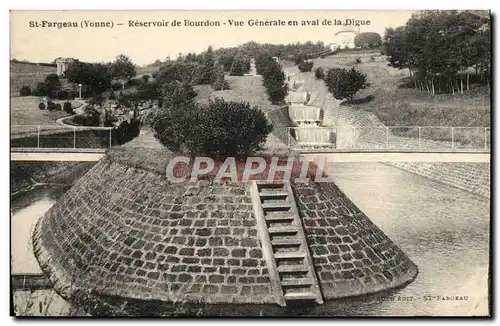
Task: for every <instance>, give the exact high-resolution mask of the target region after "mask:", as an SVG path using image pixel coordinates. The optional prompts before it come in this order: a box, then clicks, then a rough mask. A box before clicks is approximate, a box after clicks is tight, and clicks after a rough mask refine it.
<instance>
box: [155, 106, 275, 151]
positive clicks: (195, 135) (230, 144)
mask: <svg viewBox="0 0 500 326" xmlns="http://www.w3.org/2000/svg"><path fill="white" fill-rule="evenodd" d="M156 120H157V123H155V124H154V125H153V128H154V130H155V136H156V137H157V138H158V139H159V141H160V142H161V143H162V144H163V145H165V146H166V147H167V148H168V149H169V150H171V151H174V152H183V153H189V154H192V155H195V154H199V155H208V156H212V157H213V156H215V157H221V156H233V155H248V154H250V153H252V152H254V151H256V150H259V149H260V148H261V145H262V144H263V143H264V142H265V140H266V137H267V135H268V134H269V133H270V132H271V131H272V126H271V125H270V124H269V122H268V120H267V118H266V116H265V115H264V113H263V112H262V111H261V110H259V109H258V108H257V107H254V108H251V107H250V104H249V103H246V102H234V101H230V102H226V101H224V100H223V99H220V98H217V99H215V100H214V101H210V102H209V104H208V106H201V105H199V104H192V105H190V106H188V107H186V106H185V105H183V106H180V107H179V106H172V107H170V108H169V109H167V110H162V112H161V114H160V116H157V117H156Z"/></svg>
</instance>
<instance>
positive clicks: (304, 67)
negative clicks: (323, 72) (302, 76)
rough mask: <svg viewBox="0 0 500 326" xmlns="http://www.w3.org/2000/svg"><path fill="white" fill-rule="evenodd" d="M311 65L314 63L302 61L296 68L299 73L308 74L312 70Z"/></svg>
mask: <svg viewBox="0 0 500 326" xmlns="http://www.w3.org/2000/svg"><path fill="white" fill-rule="evenodd" d="M313 65H314V63H313V62H312V61H302V62H301V63H299V66H298V68H299V70H300V71H301V72H308V71H311V70H312V67H313Z"/></svg>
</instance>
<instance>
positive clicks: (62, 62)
mask: <svg viewBox="0 0 500 326" xmlns="http://www.w3.org/2000/svg"><path fill="white" fill-rule="evenodd" d="M75 61H78V59H74V58H61V57H59V58H57V59H56V60H55V62H56V65H57V72H56V73H57V75H58V76H63V75H64V73H65V72H66V69H68V66H69V65H70V64H71V63H73V62H75Z"/></svg>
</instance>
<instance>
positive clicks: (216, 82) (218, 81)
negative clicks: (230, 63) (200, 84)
mask: <svg viewBox="0 0 500 326" xmlns="http://www.w3.org/2000/svg"><path fill="white" fill-rule="evenodd" d="M212 88H213V89H214V90H216V91H220V90H224V89H228V88H229V85H228V83H227V82H226V80H225V79H224V67H223V65H222V64H220V63H216V64H215V66H214V69H213V77H212Z"/></svg>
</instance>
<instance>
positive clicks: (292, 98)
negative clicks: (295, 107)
mask: <svg viewBox="0 0 500 326" xmlns="http://www.w3.org/2000/svg"><path fill="white" fill-rule="evenodd" d="M310 98H311V94H309V93H308V92H290V93H288V95H287V96H286V98H285V102H286V103H287V104H303V105H305V104H307V102H309V99H310Z"/></svg>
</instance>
